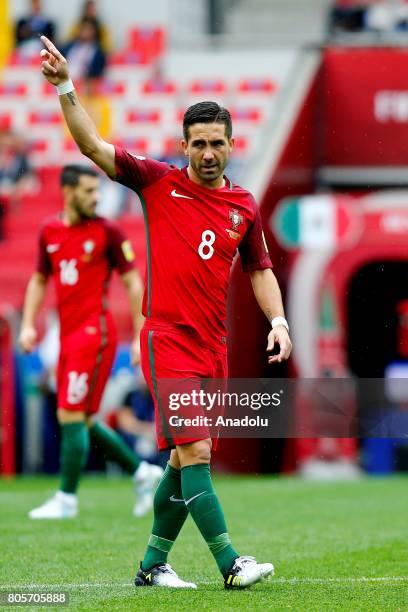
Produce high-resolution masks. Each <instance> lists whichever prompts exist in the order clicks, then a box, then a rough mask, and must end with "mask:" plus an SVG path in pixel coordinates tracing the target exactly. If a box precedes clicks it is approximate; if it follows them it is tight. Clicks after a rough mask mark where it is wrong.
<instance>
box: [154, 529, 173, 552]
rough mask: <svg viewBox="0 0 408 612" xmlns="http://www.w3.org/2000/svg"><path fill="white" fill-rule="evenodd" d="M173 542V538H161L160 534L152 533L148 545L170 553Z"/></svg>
mask: <svg viewBox="0 0 408 612" xmlns="http://www.w3.org/2000/svg"><path fill="white" fill-rule="evenodd" d="M173 544H174V542H173V541H172V540H166V538H160V537H159V536H157V535H154V533H152V534H150V538H149V542H148V546H151V547H152V548H157V549H158V550H161V551H162V552H165V553H168V552H170V550H171V547H172V546H173Z"/></svg>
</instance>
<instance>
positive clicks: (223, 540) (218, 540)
mask: <svg viewBox="0 0 408 612" xmlns="http://www.w3.org/2000/svg"><path fill="white" fill-rule="evenodd" d="M207 544H208V548H209V549H210V551H211V552H212V554H213V555H216V554H217V553H219V552H221V551H222V550H224V548H227V547H228V546H230V545H231V538H230V537H229V535H228V533H220V535H218V536H216V537H215V538H212V539H211V540H207Z"/></svg>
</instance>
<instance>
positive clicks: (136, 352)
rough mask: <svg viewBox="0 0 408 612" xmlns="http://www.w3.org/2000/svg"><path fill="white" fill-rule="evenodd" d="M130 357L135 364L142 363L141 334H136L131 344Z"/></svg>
mask: <svg viewBox="0 0 408 612" xmlns="http://www.w3.org/2000/svg"><path fill="white" fill-rule="evenodd" d="M130 359H131V362H132V365H133V366H137V365H139V363H140V336H139V335H137V336H135V338H134V340H133V342H132V344H131V345H130Z"/></svg>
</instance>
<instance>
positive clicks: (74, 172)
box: [60, 164, 99, 187]
mask: <svg viewBox="0 0 408 612" xmlns="http://www.w3.org/2000/svg"><path fill="white" fill-rule="evenodd" d="M84 174H85V175H86V176H95V177H97V176H99V175H98V173H97V172H96V171H95V170H93V169H92V168H90V167H89V166H81V165H80V164H69V165H68V166H64V167H63V169H62V171H61V176H60V184H61V187H64V186H65V185H70V186H71V187H76V186H77V185H78V183H79V179H80V177H81V176H83V175H84Z"/></svg>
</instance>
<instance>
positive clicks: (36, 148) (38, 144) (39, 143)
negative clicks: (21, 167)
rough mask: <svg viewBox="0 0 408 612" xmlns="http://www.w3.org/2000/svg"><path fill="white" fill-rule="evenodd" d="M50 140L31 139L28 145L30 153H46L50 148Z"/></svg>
mask: <svg viewBox="0 0 408 612" xmlns="http://www.w3.org/2000/svg"><path fill="white" fill-rule="evenodd" d="M49 146H50V142H49V140H45V139H38V140H31V141H30V142H29V145H28V149H29V151H30V153H46V152H47V151H48V150H49Z"/></svg>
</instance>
